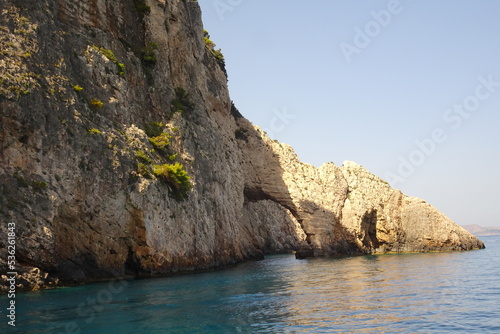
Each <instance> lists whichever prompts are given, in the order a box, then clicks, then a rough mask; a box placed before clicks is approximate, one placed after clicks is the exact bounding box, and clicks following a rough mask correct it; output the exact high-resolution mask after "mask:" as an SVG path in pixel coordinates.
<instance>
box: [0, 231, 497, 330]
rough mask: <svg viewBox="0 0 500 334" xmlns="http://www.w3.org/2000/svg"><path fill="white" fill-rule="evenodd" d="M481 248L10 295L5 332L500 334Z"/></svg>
mask: <svg viewBox="0 0 500 334" xmlns="http://www.w3.org/2000/svg"><path fill="white" fill-rule="evenodd" d="M481 239H482V240H483V241H484V242H485V244H486V249H484V250H475V251H468V252H446V253H423V254H390V255H389V254H388V255H368V256H356V257H345V258H322V259H307V260H296V259H295V257H294V255H293V254H290V255H276V256H269V257H266V258H265V259H264V260H262V261H256V262H247V263H243V264H240V265H238V266H236V267H233V268H228V269H224V270H220V271H213V272H206V273H199V274H188V275H177V276H170V277H162V278H154V279H138V280H114V281H109V282H102V283H94V284H87V285H82V286H78V287H66V288H58V289H53V290H45V291H39V292H28V293H18V294H16V298H15V302H16V319H15V320H16V321H15V325H16V326H15V327H13V326H10V325H9V324H8V321H9V319H8V317H7V315H8V311H7V306H8V305H9V304H8V303H9V299H8V296H5V295H4V296H1V297H0V305H1V311H0V315H1V324H0V332H1V333H37V334H38V333H91V334H94V333H103V334H110V333H119V334H125V333H139V334H140V333H179V334H180V333H217V334H220V333H500V236H488V237H482V238H481Z"/></svg>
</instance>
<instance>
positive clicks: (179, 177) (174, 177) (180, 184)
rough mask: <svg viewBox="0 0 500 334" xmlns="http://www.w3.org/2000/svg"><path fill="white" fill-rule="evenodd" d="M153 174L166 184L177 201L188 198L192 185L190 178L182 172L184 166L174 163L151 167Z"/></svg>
mask: <svg viewBox="0 0 500 334" xmlns="http://www.w3.org/2000/svg"><path fill="white" fill-rule="evenodd" d="M153 174H154V175H155V176H156V177H157V178H158V179H159V180H160V181H162V182H165V183H166V184H168V185H169V186H170V187H171V189H172V190H173V191H174V195H176V197H177V198H179V199H184V198H186V197H187V196H188V192H189V191H190V190H191V188H192V187H193V185H192V184H191V178H190V177H189V175H188V174H187V172H186V171H185V170H184V166H183V165H182V164H181V163H179V162H176V163H174V164H164V165H153Z"/></svg>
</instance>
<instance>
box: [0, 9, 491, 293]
mask: <svg viewBox="0 0 500 334" xmlns="http://www.w3.org/2000/svg"><path fill="white" fill-rule="evenodd" d="M205 37H207V36H206V33H204V31H203V26H202V22H201V13H200V8H199V6H198V3H197V2H196V1H186V0H181V1H179V0H125V1H117V0H80V1H73V0H40V1H28V0H5V1H2V2H1V4H0V219H1V226H0V234H1V235H3V236H6V235H8V231H9V230H8V228H9V225H8V224H9V223H11V225H15V236H16V239H15V240H16V249H15V251H16V261H17V263H16V268H15V269H16V271H17V272H18V279H17V282H18V284H19V286H18V287H19V288H20V289H21V288H24V289H38V288H43V287H46V286H54V285H57V284H61V283H62V284H71V283H81V282H85V281H92V280H99V279H109V278H112V277H137V276H154V275H163V274H168V273H174V272H179V271H183V272H185V271H193V270H203V269H209V268H216V267H220V266H226V265H229V264H234V263H237V262H240V261H243V260H246V259H252V258H261V257H262V256H263V255H264V254H272V253H280V252H290V251H298V254H299V256H304V257H307V256H328V255H345V254H367V253H385V252H421V251H441V250H468V249H475V248H483V247H484V245H483V243H482V242H481V241H479V240H478V239H477V238H475V237H474V236H472V235H471V234H469V233H468V232H466V231H465V230H463V229H462V228H460V227H459V226H457V225H456V224H454V223H453V222H452V221H450V220H449V219H448V218H447V217H445V216H444V215H443V214H441V213H440V212H438V211H437V210H436V209H434V208H433V207H432V206H430V205H429V204H427V203H425V202H424V201H422V200H420V199H417V198H411V197H407V196H405V195H403V194H402V193H401V192H400V191H398V190H395V189H392V188H391V187H390V186H389V185H388V184H387V183H385V182H384V181H382V180H381V179H379V178H377V177H376V176H374V175H372V174H370V173H369V172H368V171H367V170H365V169H364V168H363V167H361V166H359V165H356V164H355V163H351V162H346V163H345V164H344V165H343V166H341V167H337V166H335V165H334V164H332V163H329V164H325V165H323V166H321V167H320V168H315V167H313V166H311V165H308V164H304V163H302V162H300V161H299V159H298V158H297V156H296V155H295V153H294V152H293V150H292V148H291V147H289V146H287V145H285V144H280V143H277V142H274V141H272V140H270V139H269V138H268V137H267V136H266V135H265V133H263V132H262V131H261V130H260V129H259V128H258V127H256V126H254V125H252V124H250V123H249V122H248V121H247V120H246V119H245V118H243V117H242V116H241V115H240V114H239V112H238V111H237V110H236V108H235V107H234V105H232V103H231V100H230V97H229V94H228V90H227V85H226V82H227V77H226V71H225V68H224V60H223V58H222V56H221V55H220V54H219V53H217V52H216V51H214V50H213V47H212V46H211V44H210V43H209V41H207V38H205ZM0 245H1V250H2V254H1V255H0V271H1V272H2V273H5V272H7V271H11V270H7V269H8V267H7V246H8V243H7V238H6V237H2V238H0Z"/></svg>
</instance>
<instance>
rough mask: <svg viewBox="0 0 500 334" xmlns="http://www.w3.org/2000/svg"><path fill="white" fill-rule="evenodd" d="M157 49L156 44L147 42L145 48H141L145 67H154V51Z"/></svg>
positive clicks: (155, 60)
mask: <svg viewBox="0 0 500 334" xmlns="http://www.w3.org/2000/svg"><path fill="white" fill-rule="evenodd" d="M157 49H158V43H155V42H149V43H148V44H147V45H146V46H145V47H143V48H142V50H141V53H142V60H143V61H144V63H145V64H146V65H154V64H156V62H157V61H158V59H157V58H156V50H157Z"/></svg>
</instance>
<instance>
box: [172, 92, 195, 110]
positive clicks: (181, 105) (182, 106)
mask: <svg viewBox="0 0 500 334" xmlns="http://www.w3.org/2000/svg"><path fill="white" fill-rule="evenodd" d="M194 107H195V104H194V103H193V102H192V101H191V99H190V97H189V93H188V92H186V90H185V89H184V88H182V87H177V88H176V89H175V99H173V100H172V112H173V113H175V112H180V113H184V112H186V111H192V110H194Z"/></svg>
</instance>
